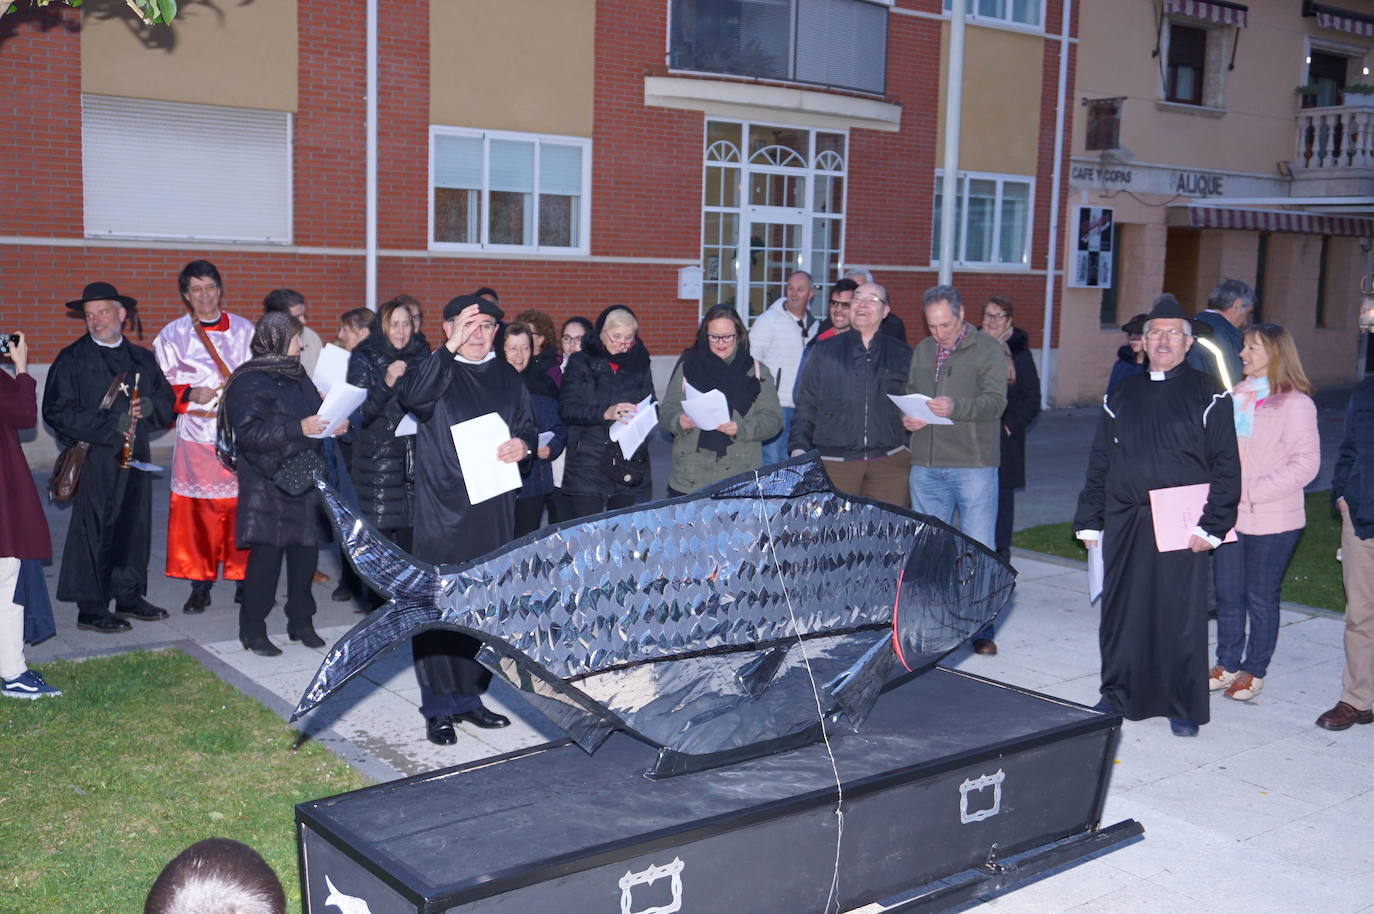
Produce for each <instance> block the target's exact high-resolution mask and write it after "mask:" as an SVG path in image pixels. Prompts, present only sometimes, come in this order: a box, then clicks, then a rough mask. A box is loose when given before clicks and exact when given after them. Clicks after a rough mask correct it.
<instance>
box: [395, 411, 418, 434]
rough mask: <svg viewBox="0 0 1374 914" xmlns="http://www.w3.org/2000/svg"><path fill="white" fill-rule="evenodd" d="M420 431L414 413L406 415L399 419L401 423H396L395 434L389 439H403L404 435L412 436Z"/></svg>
mask: <svg viewBox="0 0 1374 914" xmlns="http://www.w3.org/2000/svg"><path fill="white" fill-rule="evenodd" d="M419 430H420V423H419V422H417V421H416V419H415V414H414V413H406V414H405V415H404V416H402V417H401V421H400V422H397V423H396V433H395V434H393V435H392V436H391V437H393V438H404V437H405V436H406V435H413V434H415V433H416V432H418V431H419Z"/></svg>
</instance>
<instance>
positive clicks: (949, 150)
mask: <svg viewBox="0 0 1374 914" xmlns="http://www.w3.org/2000/svg"><path fill="white" fill-rule="evenodd" d="M967 7H968V0H953V2H952V3H951V4H950V20H949V57H948V65H947V66H946V68H945V174H944V183H943V184H942V187H943V190H942V191H941V193H942V194H943V195H944V199H942V200H941V205H940V285H942V286H947V285H949V284H950V283H951V282H953V280H954V239H955V237H956V230H957V228H958V227H957V226H956V225H955V224H954V220H955V218H956V217H955V208H954V205H955V203H956V202H957V201H958V198H959V129H960V128H959V116H960V114H961V113H962V110H961V109H962V108H963V106H964V23H965V18H966V16H965V13H966V11H967Z"/></svg>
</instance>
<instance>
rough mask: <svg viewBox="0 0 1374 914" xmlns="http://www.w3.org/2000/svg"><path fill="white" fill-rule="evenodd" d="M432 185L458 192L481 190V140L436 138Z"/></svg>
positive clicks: (471, 137)
mask: <svg viewBox="0 0 1374 914" xmlns="http://www.w3.org/2000/svg"><path fill="white" fill-rule="evenodd" d="M434 185H435V186H436V187H451V188H454V189H457V190H472V189H475V190H481V189H482V138H481V137H480V136H436V137H435V138H434Z"/></svg>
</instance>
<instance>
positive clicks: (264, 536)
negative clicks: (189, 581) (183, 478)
mask: <svg viewBox="0 0 1374 914" xmlns="http://www.w3.org/2000/svg"><path fill="white" fill-rule="evenodd" d="M300 333H301V323H300V321H298V320H296V319H295V318H293V317H291V316H290V315H289V314H285V313H280V312H278V313H273V314H265V315H263V317H262V319H261V320H260V321H258V326H257V329H256V330H255V331H254V333H253V343H252V348H253V358H252V359H250V360H248V361H247V362H244V363H243V364H242V365H240V366H239V367H238V368H237V369H235V371H234V373H233V374H232V375H230V376H229V381H228V382H227V383H226V384H225V392H224V407H223V408H222V409H221V410H220V414H219V422H220V424H221V435H220V438H221V440H226V435H225V434H224V432H225V431H227V429H225V428H224V426H225V425H226V424H227V426H228V427H229V428H232V429H233V435H232V437H233V441H234V455H235V457H236V470H235V471H236V472H237V474H238V478H239V498H238V508H237V514H236V516H235V519H236V522H237V523H236V530H235V536H236V539H237V545H238V547H239V548H240V549H248V550H250V552H249V554H248V568H247V572H246V575H245V577H244V582H243V603H242V605H240V607H239V640H240V641H241V642H243V646H244V647H245V648H246V649H248V650H250V651H252V652H253V653H255V654H259V655H261V656H263V657H275V656H277V655H278V654H280V653H281V648H279V647H277V646H276V645H275V644H273V643H272V642H271V641H270V640H269V639H268V637H267V613H268V612H269V611H270V610H271V609H272V600H273V596H274V594H275V591H276V589H277V579H278V577H279V576H280V575H281V566H282V559H283V558H285V559H286V586H287V594H286V620H287V621H286V632H287V635H288V636H289V637H290V638H291V640H292V641H299V642H301V643H302V644H304V645H305V646H306V647H313V648H320V647H324V640H323V639H322V638H320V636H319V635H317V634H316V633H315V626H314V623H313V622H312V619H313V618H314V615H315V598H314V597H313V596H312V595H311V593H310V583H311V577H312V576H313V575H314V573H315V564H316V560H317V559H318V558H319V551H320V549H319V547H320V544H321V543H327V542H329V538H330V537H329V530H328V528H327V527H326V526H325V518H324V512H323V511H322V510H321V506H320V502H319V496H318V494H316V493H315V492H314V491H310V492H307V493H306V494H304V495H288V494H287V493H286V492H285V491H284V490H282V489H281V488H280V487H278V486H277V485H276V484H275V483H274V482H273V481H272V477H273V476H274V475H275V474H276V472H277V470H279V469H280V468H281V466H282V464H284V463H285V462H286V461H288V460H289V459H291V458H292V457H294V456H296V455H297V454H299V453H301V452H303V451H310V450H313V451H317V452H318V451H319V450H320V449H321V441H320V439H317V438H310V437H307V436H308V435H318V434H319V433H321V432H323V431H324V430H325V428H326V427H327V426H328V422H327V421H326V420H325V419H324V418H323V417H321V416H319V415H317V413H318V412H319V409H320V395H319V393H318V392H316V390H315V385H314V384H312V383H311V382H310V378H309V377H308V376H307V375H306V373H305V368H304V366H302V365H301V360H300V351H301V337H300ZM347 430H348V422H347V420H345V421H344V422H343V423H342V424H341V425H340V426H339V427H338V428H336V429H335V430H334V434H335V435H341V434H343V433H344V432H345V431H347Z"/></svg>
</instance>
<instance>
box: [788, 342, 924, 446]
mask: <svg viewBox="0 0 1374 914" xmlns="http://www.w3.org/2000/svg"><path fill="white" fill-rule="evenodd" d="M910 366H911V347H910V346H908V345H907V344H906V343H903V342H902V341H901V340H899V339H897V338H896V337H892V336H888V335H887V334H885V333H877V334H874V336H873V339H871V340H869V343H868V347H867V348H864V345H863V340H862V339H861V338H860V336H859V332H858V331H857V330H849V331H847V332H845V333H841V334H839V335H838V336H833V337H831V338H830V339H828V340H825V341H823V342H820V343H817V344H816V345H815V347H814V348H813V349H812V351H811V354H810V356H809V357H808V358H807V360H806V373H805V374H803V375H802V377H801V382H800V383H799V384H798V385H797V412H796V414H795V415H794V416H793V417H792V433H791V437H790V438H789V439H788V444H787V447H788V452H789V453H791V452H794V451H809V450H811V449H812V448H815V449H816V450H818V451H820V452H821V456H822V457H831V458H838V459H840V460H872V459H874V458H877V457H883V456H885V455H887V454H890V453H891V452H893V451H894V450H897V449H898V448H900V447H902V446H903V445H905V444H906V431H905V429H903V428H902V411H901V410H900V409H898V408H897V407H896V405H895V404H893V402H892V401H891V400H889V399H888V395H889V394H900V393H902V388H903V387H905V385H906V380H907V369H908V368H909V367H910Z"/></svg>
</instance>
